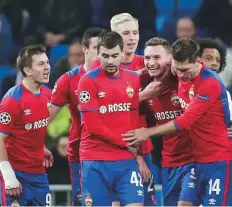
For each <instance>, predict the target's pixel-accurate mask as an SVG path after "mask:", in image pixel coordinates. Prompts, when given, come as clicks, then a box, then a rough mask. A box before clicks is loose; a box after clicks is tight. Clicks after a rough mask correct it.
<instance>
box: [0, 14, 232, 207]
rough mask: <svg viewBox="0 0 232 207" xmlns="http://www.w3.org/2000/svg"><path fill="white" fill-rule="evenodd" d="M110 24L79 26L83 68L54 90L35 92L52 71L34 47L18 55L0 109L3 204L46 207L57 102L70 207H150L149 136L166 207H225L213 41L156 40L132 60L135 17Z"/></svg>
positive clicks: (228, 156) (228, 148)
mask: <svg viewBox="0 0 232 207" xmlns="http://www.w3.org/2000/svg"><path fill="white" fill-rule="evenodd" d="M110 23H111V31H105V30H104V29H101V28H89V29H87V30H86V31H85V33H84V35H83V39H82V45H83V52H84V54H85V63H84V64H83V65H81V66H79V67H77V68H74V69H71V70H70V71H69V72H67V73H65V74H63V75H62V76H61V77H60V78H59V79H58V80H57V82H56V83H55V85H54V89H53V90H52V92H50V90H49V89H48V88H46V87H45V86H43V85H44V84H47V83H48V82H49V74H50V64H49V60H48V57H47V55H46V50H45V48H44V46H42V45H32V46H28V47H25V48H23V49H22V50H21V51H20V53H19V55H18V58H17V66H18V67H19V68H20V70H21V72H22V74H23V76H24V78H23V81H22V83H21V84H19V85H16V86H15V87H13V88H11V89H10V90H9V91H8V92H7V93H6V94H5V96H4V98H3V99H2V101H1V104H0V171H1V174H0V181H1V182H0V204H1V206H19V205H22V206H49V205H51V204H52V203H51V195H50V189H49V183H48V179H47V175H46V173H45V172H46V168H47V167H52V165H53V162H54V160H53V157H52V154H51V153H50V152H49V150H47V149H46V147H45V136H46V127H47V126H48V125H49V123H50V122H51V121H52V120H53V119H54V118H55V116H56V115H57V114H58V112H59V111H60V110H61V108H62V107H63V106H64V105H68V107H69V111H70V114H71V120H72V123H71V126H70V133H69V143H68V147H67V152H68V161H69V166H70V175H71V179H72V180H71V185H72V200H73V205H74V206H81V205H82V206H88V207H90V206H121V205H123V206H124V205H130V206H155V204H156V198H155V189H154V179H155V177H154V176H153V175H152V170H151V167H152V159H151V154H150V153H151V151H152V150H153V146H152V143H151V139H156V137H158V136H162V140H163V145H162V190H163V200H164V205H165V206H197V205H198V206H199V205H203V206H231V205H232V177H231V175H232V140H231V139H230V135H231V129H230V126H231V123H232V122H231V120H232V115H231V114H230V112H232V110H230V107H231V106H232V104H231V97H230V94H229V93H228V92H227V91H226V89H225V86H224V84H223V83H222V81H221V79H220V77H219V76H218V74H217V73H219V72H220V71H221V70H222V69H223V67H224V66H225V53H224V52H223V51H224V50H223V48H221V46H220V44H219V43H218V42H216V41H214V40H212V39H201V40H199V41H195V40H191V39H188V38H186V39H179V40H177V41H176V42H174V43H173V44H172V45H170V44H169V42H168V41H167V40H165V39H163V38H159V37H154V38H152V39H150V40H148V41H147V42H146V44H145V47H144V56H138V55H136V54H135V51H136V48H137V46H138V42H139V25H138V21H137V20H136V19H135V18H133V17H132V16H131V15H130V14H127V13H123V14H118V15H116V16H114V17H113V18H112V19H111V22H110ZM148 117H151V118H148ZM148 126H152V127H148ZM57 173H59V172H57Z"/></svg>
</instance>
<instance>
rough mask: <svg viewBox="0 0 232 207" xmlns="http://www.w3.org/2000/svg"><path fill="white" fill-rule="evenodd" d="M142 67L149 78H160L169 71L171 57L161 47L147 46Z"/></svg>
mask: <svg viewBox="0 0 232 207" xmlns="http://www.w3.org/2000/svg"><path fill="white" fill-rule="evenodd" d="M144 65H145V67H146V68H147V69H148V73H149V75H150V76H151V77H156V78H157V77H161V76H162V75H163V74H164V73H165V71H166V70H169V69H170V65H171V57H170V55H169V53H168V51H167V50H166V49H165V48H164V47H163V46H162V45H156V46H148V47H146V48H145V50H144Z"/></svg>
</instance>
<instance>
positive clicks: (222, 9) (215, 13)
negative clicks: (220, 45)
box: [194, 0, 232, 45]
mask: <svg viewBox="0 0 232 207" xmlns="http://www.w3.org/2000/svg"><path fill="white" fill-rule="evenodd" d="M231 14H232V1H231V0H204V1H203V3H202V5H201V7H200V9H199V12H198V13H197V15H196V17H195V18H194V22H195V24H196V27H197V28H207V29H208V30H209V31H210V33H211V35H210V36H211V37H219V38H220V39H222V40H223V42H226V43H227V44H228V45H230V42H231V39H232V15H231Z"/></svg>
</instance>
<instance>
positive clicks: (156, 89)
mask: <svg viewBox="0 0 232 207" xmlns="http://www.w3.org/2000/svg"><path fill="white" fill-rule="evenodd" d="M168 91H169V88H168V86H167V85H164V84H162V82H160V81H159V82H158V81H153V82H151V83H149V84H148V85H147V87H146V88H145V89H144V90H143V91H142V93H143V94H145V97H146V99H151V98H157V97H159V96H161V95H164V94H166V93H167V92H168Z"/></svg>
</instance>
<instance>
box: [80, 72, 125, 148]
mask: <svg viewBox="0 0 232 207" xmlns="http://www.w3.org/2000/svg"><path fill="white" fill-rule="evenodd" d="M78 94H79V110H80V112H81V116H82V121H84V122H85V125H86V127H87V129H88V131H89V132H90V133H91V134H93V135H95V136H97V137H98V138H99V139H103V140H105V141H107V142H109V143H110V144H112V145H115V146H118V147H121V148H126V143H125V142H123V141H121V143H120V141H117V142H116V141H114V140H116V138H114V135H113V134H112V133H111V131H110V130H109V129H108V128H107V127H105V126H104V124H103V122H102V117H101V114H100V110H104V108H101V107H100V105H99V102H98V98H97V91H96V87H95V86H94V81H93V79H92V78H90V77H89V76H88V74H86V75H84V76H83V77H82V78H81V80H80V82H79V86H78Z"/></svg>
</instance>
